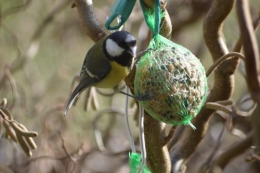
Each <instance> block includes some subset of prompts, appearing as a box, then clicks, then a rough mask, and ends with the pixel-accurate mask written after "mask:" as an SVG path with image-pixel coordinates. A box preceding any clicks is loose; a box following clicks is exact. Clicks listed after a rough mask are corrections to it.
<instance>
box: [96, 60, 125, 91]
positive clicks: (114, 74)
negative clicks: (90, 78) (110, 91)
mask: <svg viewBox="0 0 260 173" xmlns="http://www.w3.org/2000/svg"><path fill="white" fill-rule="evenodd" d="M128 73H129V69H128V67H124V66H121V65H119V64H118V63H116V62H113V61H112V62H111V70H110V72H109V73H108V75H107V76H106V77H105V78H104V79H103V80H102V81H100V82H99V83H97V84H95V85H94V86H95V87H97V88H113V87H115V86H116V85H118V84H119V83H120V82H121V81H122V80H123V79H124V78H125V77H126V76H127V75H128Z"/></svg>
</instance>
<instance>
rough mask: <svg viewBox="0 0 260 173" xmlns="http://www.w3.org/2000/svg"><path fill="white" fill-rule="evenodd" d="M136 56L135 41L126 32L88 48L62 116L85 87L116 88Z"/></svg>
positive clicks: (110, 36) (113, 35)
mask: <svg viewBox="0 0 260 173" xmlns="http://www.w3.org/2000/svg"><path fill="white" fill-rule="evenodd" d="M135 54H136V39H135V37H134V36H133V35H132V34H130V33H129V32H126V31H117V32H114V33H112V34H110V35H108V36H106V37H104V38H102V39H100V40H99V41H98V42H97V43H96V44H95V45H94V46H92V47H91V48H90V49H89V51H88V53H87V55H86V56H85V60H84V62H83V66H82V69H81V73H80V82H79V84H78V86H77V87H76V88H75V90H74V91H73V93H72V95H71V97H70V99H69V102H68V104H67V106H66V110H65V113H64V115H66V114H67V112H68V110H69V108H70V107H71V106H72V105H73V103H74V101H75V99H76V98H77V97H78V96H79V94H80V93H81V92H82V91H84V90H85V89H87V88H88V87H91V86H94V87H98V88H113V87H116V86H117V85H118V84H119V83H120V82H121V81H122V80H123V79H124V78H125V77H126V76H127V75H128V73H129V71H130V69H131V68H132V66H133V62H134V57H135Z"/></svg>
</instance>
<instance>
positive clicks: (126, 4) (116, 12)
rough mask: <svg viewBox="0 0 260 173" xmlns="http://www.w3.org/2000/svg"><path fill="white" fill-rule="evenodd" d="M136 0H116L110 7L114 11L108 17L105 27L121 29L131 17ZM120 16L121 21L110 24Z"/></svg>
mask: <svg viewBox="0 0 260 173" xmlns="http://www.w3.org/2000/svg"><path fill="white" fill-rule="evenodd" d="M135 2H136V0H116V1H115V2H114V4H113V6H112V7H111V9H110V12H111V13H112V14H111V16H110V17H109V18H108V19H107V21H106V23H105V27H106V28H107V29H108V30H116V29H119V28H120V27H121V26H122V25H123V24H124V23H125V22H126V20H127V19H128V18H129V16H130V14H131V12H132V11H133V8H134V5H135ZM117 17H120V19H121V21H120V22H119V23H118V24H117V25H116V26H110V25H111V23H112V22H113V21H114V20H115V19H116V18H117Z"/></svg>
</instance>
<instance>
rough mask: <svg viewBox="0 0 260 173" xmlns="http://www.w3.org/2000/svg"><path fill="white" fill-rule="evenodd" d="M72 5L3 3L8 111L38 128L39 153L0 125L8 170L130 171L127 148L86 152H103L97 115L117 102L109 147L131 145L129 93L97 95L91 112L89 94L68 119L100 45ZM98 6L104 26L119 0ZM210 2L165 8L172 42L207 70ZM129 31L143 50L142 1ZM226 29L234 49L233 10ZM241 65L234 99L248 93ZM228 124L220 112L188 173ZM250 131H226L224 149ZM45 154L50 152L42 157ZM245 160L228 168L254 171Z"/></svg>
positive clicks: (0, 82) (103, 128) (109, 119)
mask: <svg viewBox="0 0 260 173" xmlns="http://www.w3.org/2000/svg"><path fill="white" fill-rule="evenodd" d="M72 2H73V1H70V0H45V1H40V0H34V1H32V0H0V15H1V17H0V99H2V98H7V100H8V105H7V107H8V106H10V105H12V104H13V103H15V105H14V106H13V107H11V108H10V111H11V114H12V116H13V117H14V119H15V120H16V121H17V122H20V123H22V124H24V125H25V126H26V127H27V129H29V130H32V131H36V132H38V136H37V137H36V138H35V139H34V140H35V142H36V144H37V146H38V148H37V150H34V151H33V157H32V158H28V157H27V156H26V155H25V154H24V153H23V151H22V149H21V148H20V146H19V145H15V144H14V143H13V142H11V141H10V140H8V139H6V138H5V129H4V128H3V127H2V124H1V138H0V165H1V166H0V170H1V171H2V172H8V171H9V172H12V171H13V172H79V171H80V170H81V171H82V172H128V164H127V158H128V152H123V153H122V154H118V155H115V156H112V155H113V154H111V155H104V154H101V153H97V152H95V153H93V154H90V155H91V156H90V157H88V156H89V152H90V151H91V152H93V151H95V150H97V145H96V140H95V137H94V130H93V119H94V118H96V115H97V113H99V112H100V111H102V110H104V109H109V108H111V107H112V108H114V109H116V111H117V112H119V113H105V115H104V116H102V117H101V118H100V119H98V123H97V126H98V129H99V130H100V132H101V134H102V135H103V139H104V141H105V145H106V149H108V150H109V151H113V152H121V151H125V150H126V151H127V150H129V142H128V138H127V132H126V127H125V122H124V118H123V116H122V113H123V112H124V98H125V97H124V96H123V95H120V94H115V95H113V96H112V97H104V96H102V95H100V94H97V97H98V99H97V100H98V103H99V108H98V109H97V110H94V109H93V106H92V108H91V109H89V110H88V111H87V112H86V111H85V110H84V109H83V108H84V104H85V99H84V97H85V94H84V93H83V94H82V95H81V97H80V99H79V100H78V103H77V105H76V106H75V107H73V108H72V109H70V112H69V114H68V115H67V116H66V117H64V116H63V112H64V105H65V103H66V102H67V99H68V97H69V94H70V91H71V89H72V85H71V84H72V81H73V78H74V77H75V76H76V75H77V74H79V71H80V69H81V66H82V62H83V60H84V57H85V54H86V52H87V51H88V49H89V48H90V46H92V45H93V44H94V43H93V41H91V40H90V39H89V38H88V36H87V35H86V34H85V33H84V31H83V29H82V28H81V24H80V22H79V19H78V13H77V9H76V8H70V6H71V4H72ZM193 2H197V3H198V2H201V4H202V5H201V6H200V7H196V8H194V6H193V5H192V3H193ZM93 3H94V9H95V14H96V16H97V19H98V20H99V21H100V22H101V23H102V24H104V22H105V20H106V17H107V16H109V15H110V13H109V8H110V6H111V4H112V3H113V1H112V0H106V1H105V0H102V1H94V2H93ZM210 4H211V0H169V1H168V6H167V9H168V12H169V14H170V16H171V20H172V25H173V35H172V40H173V41H174V42H176V43H178V44H181V45H183V46H185V47H187V48H188V49H190V50H191V52H193V53H194V54H195V55H196V56H197V57H198V58H199V59H200V60H201V62H202V64H203V65H204V67H205V69H206V70H207V69H208V68H209V67H210V65H211V64H212V59H211V55H210V53H209V51H208V49H207V48H206V46H205V43H204V39H203V32H202V26H203V19H204V18H205V15H206V12H207V10H208V8H209V6H210ZM250 5H251V13H252V18H253V19H255V18H257V16H258V15H259V8H260V1H259V0H251V1H250ZM194 9H195V10H197V11H199V12H200V13H201V14H199V15H198V17H196V16H195V15H194V13H193V12H194V11H193V10H194ZM192 17H194V19H191V18H192ZM185 22H186V23H185ZM124 29H125V30H127V31H130V32H132V33H133V34H134V35H135V36H136V38H137V39H138V40H139V41H138V45H139V51H141V49H144V48H145V39H146V36H147V32H148V29H147V26H146V25H145V23H144V20H143V16H142V12H141V9H140V7H139V3H137V5H136V7H135V9H134V11H133V13H132V14H131V16H130V18H129V20H128V21H127V23H126V24H125V27H124ZM223 32H224V37H225V41H226V44H227V46H228V47H229V48H230V50H232V48H233V46H234V45H235V43H236V41H237V40H238V38H239V35H240V33H239V27H238V23H237V17H236V12H235V9H233V11H232V12H231V14H230V15H229V16H228V18H227V19H226V20H225V24H224V29H223ZM256 35H257V39H258V43H259V42H260V32H256ZM259 45H260V44H258V46H259ZM8 68H10V72H11V74H12V76H13V78H14V80H15V83H16V86H17V88H16V89H17V90H16V92H17V96H16V97H15V99H14V98H13V95H14V94H13V92H12V85H11V84H10V82H9V80H7V79H6V77H5V69H8ZM243 69H244V67H243V64H242V63H241V65H240V67H239V69H238V70H237V72H236V77H235V80H236V81H235V83H236V85H235V86H236V87H235V92H234V95H233V96H232V99H233V100H234V101H235V102H236V101H238V100H239V99H241V98H242V97H245V96H246V94H247V93H248V91H247V87H246V82H245V80H244V77H243V76H244V72H243V71H244V70H243ZM212 76H213V75H212ZM212 76H211V77H210V78H209V82H208V84H209V87H210V88H211V87H212V85H213V78H212ZM73 86H74V85H73ZM104 92H111V91H110V90H109V91H107V90H104ZM251 105H252V103H251V102H247V104H243V105H242V107H240V108H241V109H244V110H247V109H249V108H250V106H251ZM135 110H136V107H135V106H134V107H133V108H132V110H131V111H130V112H131V114H130V116H131V118H130V120H131V125H132V130H133V132H134V136H135V137H137V136H138V131H137V126H136V122H135V120H134V118H133V115H134V112H135ZM222 127H223V120H222V119H221V118H220V117H219V116H217V115H216V116H214V117H213V118H212V123H211V128H210V129H209V132H208V133H207V136H206V137H205V139H204V141H203V143H202V144H201V145H200V147H199V149H198V150H197V152H196V153H195V154H194V155H193V156H192V157H191V159H190V160H191V161H190V162H189V163H188V170H187V172H195V171H194V170H198V169H199V167H200V165H201V164H202V163H203V162H205V160H207V157H208V155H209V154H210V153H211V151H212V150H211V149H212V147H213V146H214V145H215V143H216V141H217V140H218V135H219V133H220V132H221V129H222ZM245 128H246V127H245V126H243V127H241V129H242V130H241V129H240V130H241V131H240V130H238V132H237V134H236V135H233V134H231V133H230V132H227V133H230V134H228V135H226V136H225V139H224V140H223V141H222V142H223V143H222V145H221V149H220V150H224V149H226V148H227V147H229V146H231V145H232V144H233V143H235V142H236V141H238V140H240V138H244V136H245V134H244V133H247V132H248V131H249V127H248V129H245ZM59 134H60V135H59ZM63 140H64V141H63ZM66 151H68V153H73V152H74V155H72V156H75V157H76V156H77V157H80V158H81V160H80V161H78V162H77V164H76V162H73V159H71V158H69V155H68V154H66ZM82 153H83V154H82ZM84 154H85V155H84ZM82 155H83V156H84V157H83V156H82ZM40 156H46V157H44V158H42V159H39V157H40ZM245 157H246V154H244V156H242V157H238V158H237V159H235V160H234V161H233V162H231V164H230V165H228V166H227V168H226V169H225V171H224V172H227V173H231V172H246V171H247V172H254V171H253V168H251V167H250V164H249V163H247V162H244V160H245ZM34 159H35V160H34ZM189 165H190V166H189ZM3 170H5V171H3ZM258 170H259V169H258ZM1 171H0V172H1Z"/></svg>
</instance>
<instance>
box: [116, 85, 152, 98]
mask: <svg viewBox="0 0 260 173" xmlns="http://www.w3.org/2000/svg"><path fill="white" fill-rule="evenodd" d="M114 90H115V92H119V93H121V94H124V95H126V96H129V97H132V98H134V99H136V100H139V101H148V100H150V99H151V98H152V95H151V94H145V95H142V96H138V95H132V94H128V93H125V92H124V91H122V90H120V89H119V88H118V86H116V87H115V88H114Z"/></svg>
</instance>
